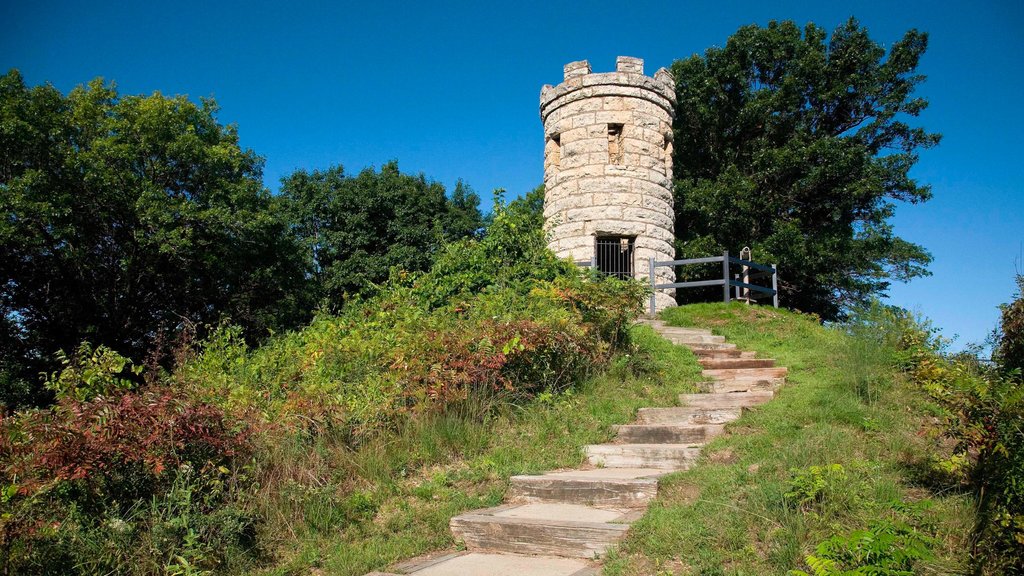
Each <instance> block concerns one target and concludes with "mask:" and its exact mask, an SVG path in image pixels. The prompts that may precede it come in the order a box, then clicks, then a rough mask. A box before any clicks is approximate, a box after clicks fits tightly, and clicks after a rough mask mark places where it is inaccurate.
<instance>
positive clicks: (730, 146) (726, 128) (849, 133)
mask: <svg viewBox="0 0 1024 576" xmlns="http://www.w3.org/2000/svg"><path fill="white" fill-rule="evenodd" d="M927 44H928V36H927V34H925V33H922V32H918V31H917V30H911V31H909V32H907V33H906V34H905V35H904V37H903V38H902V39H901V40H900V41H898V42H896V43H894V44H893V45H892V46H891V47H890V49H889V50H888V52H886V50H885V49H884V48H883V47H882V46H880V45H879V44H878V43H877V42H875V41H874V40H872V39H871V38H870V37H869V36H868V31H867V30H866V29H865V28H864V27H862V26H860V24H858V22H857V21H856V20H853V19H850V20H849V21H848V22H846V23H845V24H843V25H841V26H839V27H838V28H836V29H835V31H833V33H832V34H831V36H829V35H828V34H826V32H825V31H824V30H823V29H821V28H819V27H817V26H815V25H814V24H808V25H807V26H806V27H804V28H803V30H801V29H800V28H799V27H798V26H797V25H796V24H794V23H793V22H790V21H786V22H771V23H770V24H769V25H768V26H767V27H760V26H754V25H752V26H745V27H743V28H740V29H739V31H737V32H736V33H735V34H734V35H733V36H732V37H730V38H729V40H728V42H727V43H726V45H725V47H722V48H719V47H716V48H711V49H709V50H707V51H706V52H705V53H704V54H703V55H694V56H692V57H690V58H688V59H685V60H679V61H676V62H675V63H674V64H673V65H672V72H673V75H674V76H675V79H676V93H677V96H678V106H677V112H676V119H675V126H674V129H675V138H674V139H675V146H674V166H675V174H674V177H675V195H676V206H675V210H676V235H677V238H678V249H679V252H680V253H681V254H682V255H683V256H687V257H689V256H707V255H708V254H713V253H719V252H720V251H721V250H724V249H728V250H730V251H733V252H736V251H738V250H739V249H740V248H741V247H743V246H744V245H749V246H751V247H752V249H753V254H754V258H755V259H756V260H760V261H767V262H775V263H778V264H779V268H780V279H781V290H782V298H783V302H784V303H785V304H786V305H787V306H789V307H793V308H797V309H800V310H804V311H808V312H816V313H818V314H820V315H821V316H822V317H824V318H826V319H829V318H837V317H841V316H842V315H843V311H844V310H845V309H846V308H847V307H849V306H850V305H853V304H855V303H858V302H863V301H865V300H866V299H868V298H870V297H871V296H872V295H878V294H881V293H884V292H885V290H886V289H887V288H888V286H889V285H890V282H891V281H892V280H903V281H905V280H908V279H910V278H913V277H915V276H921V275H925V274H927V273H928V272H927V270H926V268H925V267H926V265H927V264H928V263H929V262H930V260H931V256H930V255H929V254H928V252H927V251H925V249H924V248H922V247H921V246H918V245H916V244H913V243H911V242H908V241H906V240H904V239H902V238H900V237H898V236H896V235H895V234H894V232H893V229H892V225H891V224H890V222H889V219H890V217H891V216H892V215H893V211H894V208H895V205H896V202H905V203H910V204H916V203H920V202H924V201H926V200H928V199H929V198H930V196H931V192H930V189H929V187H928V186H926V185H922V184H920V183H918V182H917V181H916V180H915V179H914V178H913V177H912V176H911V175H910V170H911V168H912V167H913V166H914V164H915V163H916V162H917V159H918V151H919V150H921V149H926V148H930V147H932V146H934V145H936V144H937V143H938V142H939V139H940V136H939V135H938V134H933V133H929V132H927V131H926V130H924V129H923V128H920V127H914V126H911V125H910V124H908V122H909V120H910V119H911V118H913V117H916V116H918V115H919V114H920V112H921V111H922V110H924V109H925V107H926V106H927V101H926V100H925V99H924V98H921V97H915V96H914V90H915V88H916V86H917V85H918V84H920V83H921V82H922V81H923V80H924V76H922V75H920V74H918V73H917V72H916V70H917V66H918V62H919V60H920V58H921V56H922V54H923V53H924V52H925V49H926V47H927ZM682 296H683V297H685V296H686V294H685V293H684V294H682Z"/></svg>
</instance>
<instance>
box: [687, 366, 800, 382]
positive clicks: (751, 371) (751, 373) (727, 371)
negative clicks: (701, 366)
mask: <svg viewBox="0 0 1024 576" xmlns="http://www.w3.org/2000/svg"><path fill="white" fill-rule="evenodd" d="M788 374H789V369H788V368H786V367H785V366H775V367H773V368H711V369H706V370H703V371H701V375H702V376H704V377H706V378H714V379H716V380H732V379H736V378H758V379H763V378H785V377H786V376H787V375H788Z"/></svg>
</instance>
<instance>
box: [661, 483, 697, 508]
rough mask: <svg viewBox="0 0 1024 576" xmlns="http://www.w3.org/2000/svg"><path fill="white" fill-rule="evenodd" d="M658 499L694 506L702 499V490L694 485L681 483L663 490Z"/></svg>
mask: <svg viewBox="0 0 1024 576" xmlns="http://www.w3.org/2000/svg"><path fill="white" fill-rule="evenodd" d="M658 497H659V498H663V499H664V500H665V501H666V502H671V503H672V504H693V503H694V502H696V501H697V500H698V499H700V488H698V487H697V486H696V485H694V484H690V483H687V482H680V483H678V484H673V485H671V486H666V487H664V488H661V489H660V490H659V494H658Z"/></svg>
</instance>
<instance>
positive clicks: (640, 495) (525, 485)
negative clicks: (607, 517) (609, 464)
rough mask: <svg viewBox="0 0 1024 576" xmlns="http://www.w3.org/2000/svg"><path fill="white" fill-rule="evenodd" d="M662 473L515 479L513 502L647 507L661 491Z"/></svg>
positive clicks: (600, 470)
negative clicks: (659, 489)
mask: <svg viewBox="0 0 1024 576" xmlns="http://www.w3.org/2000/svg"><path fill="white" fill-rule="evenodd" d="M661 472H662V471H660V470H656V469H650V468H617V469H616V468H598V469H594V470H572V471H567V472H552V473H548V474H543V475H540V476H513V477H512V478H511V479H510V480H511V484H512V495H511V499H512V501H513V502H517V501H521V502H569V503H573V504H585V505H588V506H612V507H618V508H633V507H636V506H646V505H647V503H648V502H650V501H651V500H652V499H653V498H654V496H655V494H656V493H657V491H658V480H657V477H658V476H659V475H660V473H661Z"/></svg>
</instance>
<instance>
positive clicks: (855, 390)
mask: <svg viewBox="0 0 1024 576" xmlns="http://www.w3.org/2000/svg"><path fill="white" fill-rule="evenodd" d="M663 316H664V318H665V319H666V320H668V321H669V322H670V323H672V324H676V325H682V326H703V327H710V328H712V329H713V330H714V331H715V332H716V333H720V334H723V335H725V336H726V337H727V338H728V339H729V340H730V341H732V342H735V343H737V344H738V345H739V346H740V347H742V348H744V349H749V350H757V351H758V353H759V354H760V355H762V356H764V357H772V358H776V359H777V360H778V361H779V363H780V364H781V365H785V366H787V367H789V369H790V372H789V374H790V375H789V379H788V384H787V385H786V386H785V387H784V388H783V389H782V390H781V393H780V394H778V395H777V397H776V398H775V399H774V400H773V401H772V402H770V403H768V404H766V405H764V406H761V407H759V408H758V409H756V410H754V411H752V412H750V413H748V414H746V415H745V416H744V417H743V418H742V419H741V420H739V421H738V422H736V423H735V424H733V425H732V426H731V427H730V432H731V434H729V435H727V436H725V437H721V438H719V439H716V440H715V441H713V442H712V443H711V444H710V445H709V446H708V447H707V448H706V449H705V453H704V455H703V461H702V463H701V465H699V466H697V467H695V468H694V469H692V470H690V471H687V472H682V473H678V474H674V475H672V476H671V477H670V478H668V479H667V480H665V481H664V482H663V483H662V485H661V489H660V491H659V498H658V500H657V501H656V502H655V503H654V504H653V505H652V506H651V508H650V510H649V512H648V514H647V515H646V516H645V518H644V519H643V520H642V521H640V522H639V523H637V524H635V525H634V527H633V529H632V531H631V532H630V537H629V539H628V540H627V542H626V543H625V544H624V545H623V546H622V548H621V550H620V551H619V553H618V555H617V556H616V557H614V558H613V559H612V560H611V561H610V562H609V563H608V565H607V567H606V569H605V573H606V574H609V575H625V574H691V573H699V574H751V575H753V574H786V573H787V572H788V571H790V570H793V569H797V568H803V570H806V571H807V572H809V573H812V574H820V575H830V574H911V573H913V574H951V573H964V572H976V573H992V574H999V573H1018V572H1019V570H1020V566H1021V559H1022V557H1021V546H1020V545H1021V544H1022V543H1024V538H1022V535H1024V532H1022V531H1021V529H1020V528H1021V524H1020V521H1021V519H1022V516H1021V512H1022V508H1021V502H1022V501H1021V498H1020V494H1021V492H1020V488H1019V479H1020V478H1021V477H1022V473H1024V467H1022V466H1021V462H1022V458H1021V451H1022V449H1021V440H1024V437H1022V434H1021V421H1022V418H1021V416H1022V411H1021V404H1020V393H1019V384H1013V383H1008V384H1007V385H1005V386H1004V388H1005V389H1006V390H1007V394H1006V395H1003V396H999V395H997V392H998V388H999V386H1000V385H999V384H998V383H997V382H998V381H999V377H998V376H997V375H995V374H992V373H988V374H983V373H981V372H979V371H977V370H976V369H975V370H974V371H973V372H972V371H971V369H970V368H969V366H968V364H969V363H968V362H966V361H965V359H964V358H962V357H961V358H956V357H954V358H947V357H943V356H942V355H940V354H939V353H938V352H937V351H936V348H935V345H936V342H935V341H934V339H933V338H932V337H931V334H930V333H929V332H928V331H927V330H925V329H923V328H922V327H921V326H920V325H919V324H917V323H916V322H914V321H913V320H912V319H911V318H909V317H908V316H907V315H906V314H905V313H903V312H900V311H898V310H890V309H885V308H881V307H875V308H873V309H871V310H868V311H865V312H863V313H861V314H860V315H859V316H858V317H857V318H855V319H854V320H852V321H851V322H850V323H849V324H846V325H840V326H823V325H821V324H820V323H819V322H818V321H817V319H816V318H815V317H813V316H806V315H801V314H797V313H793V312H787V311H782V310H773V309H769V308H760V307H756V308H755V307H748V306H744V305H741V304H733V305H732V306H725V305H721V304H702V305H700V304H699V305H689V306H684V307H680V308H676V309H670V310H667V311H665V312H664V313H663ZM973 366H974V367H975V368H977V362H976V361H975V362H974V363H973ZM972 374H973V375H972ZM972 397H973V398H974V400H973V402H972V401H971V400H970V398H972ZM997 400H998V402H997ZM986 406H987V407H988V409H987V410H985V407H986ZM997 407H998V410H997ZM1000 427H1001V429H1000ZM986 431H987V432H986ZM972 435H973V436H972ZM985 494H989V495H990V496H989V497H988V498H989V499H990V500H991V501H989V502H985V501H984V498H985V496H984V495H985ZM995 518H999V520H998V521H995ZM798 573H802V572H798Z"/></svg>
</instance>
